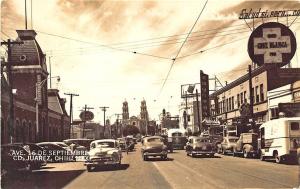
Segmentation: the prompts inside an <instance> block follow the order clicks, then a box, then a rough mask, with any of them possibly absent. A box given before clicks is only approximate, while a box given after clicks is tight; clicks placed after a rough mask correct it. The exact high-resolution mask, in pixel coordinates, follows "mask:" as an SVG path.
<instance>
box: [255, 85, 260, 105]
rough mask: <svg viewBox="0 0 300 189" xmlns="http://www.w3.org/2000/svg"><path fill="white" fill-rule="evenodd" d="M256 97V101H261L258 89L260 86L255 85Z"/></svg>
mask: <svg viewBox="0 0 300 189" xmlns="http://www.w3.org/2000/svg"><path fill="white" fill-rule="evenodd" d="M255 98H256V103H258V102H259V91H258V86H256V87H255Z"/></svg>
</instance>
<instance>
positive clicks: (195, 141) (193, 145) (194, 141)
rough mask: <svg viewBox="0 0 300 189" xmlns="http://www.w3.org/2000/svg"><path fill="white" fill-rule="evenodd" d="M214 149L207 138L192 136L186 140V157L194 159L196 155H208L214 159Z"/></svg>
mask: <svg viewBox="0 0 300 189" xmlns="http://www.w3.org/2000/svg"><path fill="white" fill-rule="evenodd" d="M215 153H216V149H215V147H214V146H213V143H212V142H211V141H210V139H209V137H196V136H192V137H189V138H188V142H187V143H186V155H187V156H189V155H190V156H192V157H195V156H197V155H208V156H209V157H214V154H215Z"/></svg>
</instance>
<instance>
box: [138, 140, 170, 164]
mask: <svg viewBox="0 0 300 189" xmlns="http://www.w3.org/2000/svg"><path fill="white" fill-rule="evenodd" d="M141 152H142V157H143V159H144V161H146V160H148V157H149V156H152V157H157V156H159V157H160V158H161V159H167V158H168V147H167V146H166V145H165V144H164V139H163V138H162V137H161V136H151V137H145V138H143V146H142V148H141Z"/></svg>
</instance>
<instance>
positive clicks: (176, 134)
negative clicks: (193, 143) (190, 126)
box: [172, 132, 183, 137]
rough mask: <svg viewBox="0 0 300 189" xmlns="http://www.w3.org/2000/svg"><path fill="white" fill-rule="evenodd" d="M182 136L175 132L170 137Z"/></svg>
mask: <svg viewBox="0 0 300 189" xmlns="http://www.w3.org/2000/svg"><path fill="white" fill-rule="evenodd" d="M181 136H183V134H182V133H179V132H176V133H172V137H181Z"/></svg>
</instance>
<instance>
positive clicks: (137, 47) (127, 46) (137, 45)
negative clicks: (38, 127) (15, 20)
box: [48, 28, 249, 53]
mask: <svg viewBox="0 0 300 189" xmlns="http://www.w3.org/2000/svg"><path fill="white" fill-rule="evenodd" d="M242 29H243V30H245V29H246V28H242ZM237 30H240V29H237ZM230 31H233V30H230ZM235 31H236V30H235ZM223 32H227V31H221V32H216V33H209V34H203V35H197V36H192V37H188V38H189V39H190V40H187V41H188V42H191V41H198V40H203V39H210V38H214V37H223V36H227V35H234V34H240V33H246V32H249V31H248V30H247V31H241V32H232V33H226V34H223V35H215V36H210V37H204V38H199V39H191V38H198V37H201V36H207V35H214V34H218V33H223ZM180 39H184V38H179V39H172V40H165V41H153V42H148V43H141V44H132V45H126V46H120V47H117V48H129V47H131V46H132V47H133V48H131V49H140V48H147V47H155V46H161V45H171V44H176V43H182V42H183V41H182V40H181V41H178V40H180ZM170 41H175V42H172V43H166V42H170ZM155 43H159V44H156V45H147V44H155ZM140 45H141V46H140ZM143 45H146V46H143ZM135 46H136V47H135ZM94 48H97V46H95V47H94V46H91V47H86V48H84V49H88V50H90V49H94ZM76 49H77V50H76ZM76 49H74V51H72V52H75V51H78V50H82V49H83V48H76ZM48 51H50V50H48ZM52 51H53V50H51V52H52ZM54 51H55V50H54ZM56 51H60V52H61V51H66V50H56ZM70 52H71V51H70ZM58 53H59V52H58Z"/></svg>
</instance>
